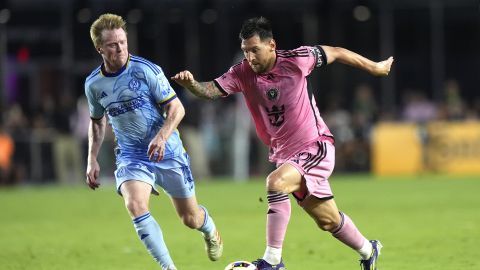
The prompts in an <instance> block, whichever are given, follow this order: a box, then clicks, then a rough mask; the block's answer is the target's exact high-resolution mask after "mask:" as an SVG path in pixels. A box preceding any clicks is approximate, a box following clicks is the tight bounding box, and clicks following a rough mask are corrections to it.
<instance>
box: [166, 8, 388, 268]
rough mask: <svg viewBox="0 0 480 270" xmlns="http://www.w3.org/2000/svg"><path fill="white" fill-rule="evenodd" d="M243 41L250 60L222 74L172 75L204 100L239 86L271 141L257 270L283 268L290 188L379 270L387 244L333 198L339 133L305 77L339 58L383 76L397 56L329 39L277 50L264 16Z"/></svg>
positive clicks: (321, 223) (248, 27)
mask: <svg viewBox="0 0 480 270" xmlns="http://www.w3.org/2000/svg"><path fill="white" fill-rule="evenodd" d="M240 40H241V49H242V50H243V52H244V55H245V59H244V60H243V61H242V62H240V63H238V64H236V65H234V66H232V67H231V68H230V69H229V70H228V71H227V72H226V73H225V74H223V75H222V76H220V77H218V78H216V79H215V80H213V81H208V82H198V81H196V80H195V79H194V76H193V75H192V73H191V72H189V71H188V70H185V71H182V72H179V73H178V74H176V75H175V76H173V77H172V79H173V80H174V81H176V82H177V83H178V84H180V85H181V86H182V87H184V88H186V89H188V90H189V91H191V92H192V93H193V94H195V95H196V96H199V97H202V98H207V99H216V98H219V97H225V96H229V95H231V94H234V93H238V92H241V93H242V94H243V95H244V96H245V100H246V102H247V105H248V108H249V110H250V112H251V115H252V118H253V120H254V121H255V127H256V131H257V134H258V136H259V137H260V139H261V140H262V141H263V142H264V143H265V144H266V145H268V146H269V147H270V155H269V160H270V161H271V162H274V163H275V164H276V165H277V168H276V169H275V170H274V171H273V172H271V173H270V174H269V175H268V176H267V179H266V188H267V199H268V213H267V247H266V250H265V254H264V256H263V257H262V258H261V259H258V260H256V261H254V264H255V265H256V266H257V268H258V269H259V270H280V269H285V265H284V263H283V261H282V246H283V240H284V238H285V233H286V230H287V225H288V222H289V219H290V213H291V206H290V200H289V198H288V194H290V193H292V194H293V196H294V197H295V199H296V200H297V202H298V204H299V205H300V206H301V207H302V208H303V209H304V210H305V212H307V213H308V214H309V215H310V216H311V217H312V218H313V219H314V220H315V222H316V223H317V225H318V227H319V228H320V229H322V230H324V231H328V232H330V233H331V234H332V235H333V236H334V237H335V238H337V239H338V240H340V241H341V242H342V243H344V244H345V245H347V246H349V247H351V248H352V249H354V250H356V251H357V252H358V253H359V254H360V256H361V259H360V263H361V266H362V269H365V270H366V269H368V270H374V269H377V267H376V262H377V258H378V256H379V254H380V249H381V248H382V245H381V244H380V242H379V241H378V240H368V239H367V238H365V237H364V236H363V235H362V234H361V233H360V231H359V230H358V229H357V227H356V226H355V224H354V223H353V222H352V220H351V219H350V218H349V217H348V216H347V215H346V214H345V213H343V212H340V211H339V210H338V208H337V206H336V204H335V200H334V199H333V192H332V190H331V188H330V184H329V182H328V178H329V177H330V175H331V173H332V171H333V167H334V165H335V148H334V138H333V136H332V134H331V132H330V130H329V129H328V127H327V126H326V124H325V122H324V121H323V119H322V117H321V116H320V113H319V110H318V107H317V105H316V103H315V99H314V97H313V93H312V92H311V91H309V89H308V83H307V80H306V77H307V76H308V75H309V74H310V73H311V72H312V70H313V69H314V68H318V67H323V66H326V65H328V64H330V63H333V62H335V61H338V62H340V63H343V64H347V65H350V66H353V67H356V68H359V69H363V70H365V71H367V72H369V73H370V74H372V75H375V76H386V75H388V73H389V72H390V67H391V65H392V63H393V57H390V58H388V59H387V60H385V61H381V62H374V61H371V60H369V59H367V58H365V57H363V56H361V55H359V54H357V53H354V52H352V51H349V50H347V49H344V48H339V47H330V46H324V45H317V46H312V47H310V46H303V47H300V48H297V49H294V50H277V48H276V43H275V40H274V39H273V34H272V30H271V26H270V23H269V21H268V20H267V19H265V18H263V17H258V18H251V19H248V20H246V21H245V22H244V24H243V26H242V29H241V31H240Z"/></svg>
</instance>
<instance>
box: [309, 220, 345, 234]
mask: <svg viewBox="0 0 480 270" xmlns="http://www.w3.org/2000/svg"><path fill="white" fill-rule="evenodd" d="M315 222H316V223H317V226H318V227H319V228H320V229H321V230H322V231H328V232H332V231H334V230H335V229H336V228H338V226H339V225H340V222H339V221H338V220H336V219H335V218H333V217H319V218H317V219H316V220H315Z"/></svg>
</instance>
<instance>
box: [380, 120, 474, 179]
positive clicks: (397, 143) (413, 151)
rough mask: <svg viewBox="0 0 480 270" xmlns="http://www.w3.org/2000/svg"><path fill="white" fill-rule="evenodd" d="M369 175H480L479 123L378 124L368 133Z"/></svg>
mask: <svg viewBox="0 0 480 270" xmlns="http://www.w3.org/2000/svg"><path fill="white" fill-rule="evenodd" d="M371 147H372V172H373V173H374V174H377V175H402V174H404V175H413V174H417V173H421V172H436V173H445V174H464V175H467V174H470V175H475V174H480V123H479V122H474V121H472V122H431V123H427V124H425V125H418V124H412V123H379V124H378V125H377V126H376V127H375V128H374V130H373V134H372V144H371Z"/></svg>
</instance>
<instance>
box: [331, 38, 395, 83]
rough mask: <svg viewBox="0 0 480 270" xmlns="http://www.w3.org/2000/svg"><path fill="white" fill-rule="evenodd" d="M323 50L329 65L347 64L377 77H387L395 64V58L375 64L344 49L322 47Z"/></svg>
mask: <svg viewBox="0 0 480 270" xmlns="http://www.w3.org/2000/svg"><path fill="white" fill-rule="evenodd" d="M322 49H323V50H324V51H325V53H326V55H327V62H328V64H330V63H333V62H335V61H337V62H340V63H342V64H347V65H349V66H352V67H356V68H359V69H363V70H365V71H367V72H369V73H370V74H372V75H375V76H387V75H388V73H390V68H391V66H392V63H393V57H392V56H390V57H389V58H387V59H386V60H383V61H380V62H375V61H372V60H370V59H368V58H366V57H364V56H362V55H360V54H358V53H355V52H353V51H350V50H347V49H345V48H342V47H331V46H325V45H322Z"/></svg>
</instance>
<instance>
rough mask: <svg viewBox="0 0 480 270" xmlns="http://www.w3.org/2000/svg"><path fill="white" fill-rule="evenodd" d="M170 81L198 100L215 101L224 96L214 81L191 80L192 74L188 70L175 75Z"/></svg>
mask: <svg viewBox="0 0 480 270" xmlns="http://www.w3.org/2000/svg"><path fill="white" fill-rule="evenodd" d="M171 79H172V80H174V81H175V82H176V83H178V84H179V85H180V86H182V87H183V88H186V89H188V91H190V92H192V94H194V95H195V96H197V97H200V98H205V99H217V98H219V97H222V96H224V95H225V94H224V93H223V92H222V90H220V89H219V88H218V86H217V85H216V84H215V82H214V81H208V82H197V81H196V80H195V79H194V78H193V74H192V73H191V72H190V71H188V70H184V71H181V72H179V73H177V74H175V76H173V77H172V78H171Z"/></svg>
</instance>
